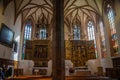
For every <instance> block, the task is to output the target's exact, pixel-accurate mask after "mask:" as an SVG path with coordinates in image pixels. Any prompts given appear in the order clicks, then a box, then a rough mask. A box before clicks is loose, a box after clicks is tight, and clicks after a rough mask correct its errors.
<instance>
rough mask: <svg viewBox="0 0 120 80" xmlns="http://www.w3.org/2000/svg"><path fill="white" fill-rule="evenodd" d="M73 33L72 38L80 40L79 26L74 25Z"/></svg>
mask: <svg viewBox="0 0 120 80" xmlns="http://www.w3.org/2000/svg"><path fill="white" fill-rule="evenodd" d="M73 35H74V40H80V27H79V26H77V25H74V29H73Z"/></svg>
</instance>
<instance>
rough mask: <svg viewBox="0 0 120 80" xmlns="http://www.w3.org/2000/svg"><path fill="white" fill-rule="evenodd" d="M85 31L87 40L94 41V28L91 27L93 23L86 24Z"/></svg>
mask: <svg viewBox="0 0 120 80" xmlns="http://www.w3.org/2000/svg"><path fill="white" fill-rule="evenodd" d="M87 31H88V39H89V40H95V35H94V34H95V33H94V26H93V23H92V22H91V21H89V22H88V27H87Z"/></svg>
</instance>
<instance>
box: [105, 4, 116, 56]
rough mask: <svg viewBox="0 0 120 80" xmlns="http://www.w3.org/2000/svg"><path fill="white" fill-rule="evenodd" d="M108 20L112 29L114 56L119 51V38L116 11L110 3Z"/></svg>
mask: <svg viewBox="0 0 120 80" xmlns="http://www.w3.org/2000/svg"><path fill="white" fill-rule="evenodd" d="M107 7H108V20H109V24H110V30H111V38H112V47H113V52H114V54H112V56H114V55H115V54H117V53H118V40H117V34H116V28H115V13H114V10H113V9H112V7H111V6H110V5H109V4H108V6H107Z"/></svg>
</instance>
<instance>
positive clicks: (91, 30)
mask: <svg viewBox="0 0 120 80" xmlns="http://www.w3.org/2000/svg"><path fill="white" fill-rule="evenodd" d="M87 31H88V40H94V47H95V54H96V57H98V56H97V50H96V40H95V33H94V25H93V22H92V21H89V22H88V25H87Z"/></svg>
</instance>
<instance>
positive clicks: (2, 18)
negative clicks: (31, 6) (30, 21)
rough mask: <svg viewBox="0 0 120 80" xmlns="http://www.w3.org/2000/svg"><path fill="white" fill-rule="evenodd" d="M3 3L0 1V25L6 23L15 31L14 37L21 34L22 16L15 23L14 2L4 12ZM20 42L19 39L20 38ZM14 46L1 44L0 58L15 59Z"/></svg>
mask: <svg viewBox="0 0 120 80" xmlns="http://www.w3.org/2000/svg"><path fill="white" fill-rule="evenodd" d="M2 11H3V4H2V1H1V2H0V27H1V23H4V24H6V25H7V26H8V27H9V28H10V29H12V30H13V31H14V32H15V35H14V39H15V38H16V37H18V36H19V35H20V29H21V18H20V17H19V18H18V19H17V21H16V23H15V25H14V4H13V3H10V4H9V5H8V7H7V9H6V10H5V13H4V14H2ZM18 42H19V40H18ZM13 55H14V54H13V52H12V48H9V47H7V46H4V45H1V44H0V58H5V59H13Z"/></svg>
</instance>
